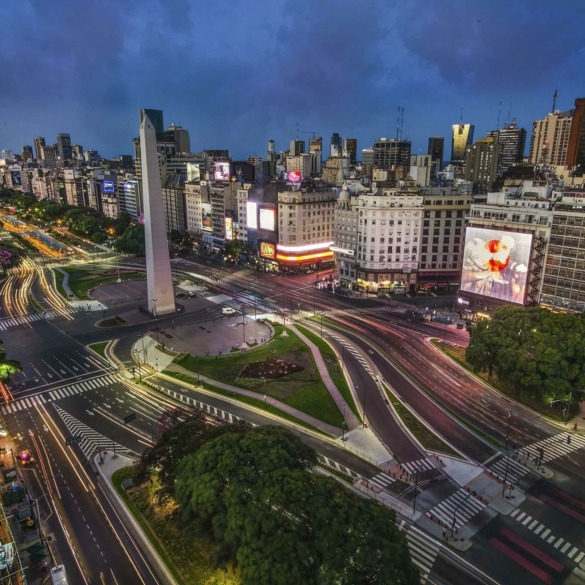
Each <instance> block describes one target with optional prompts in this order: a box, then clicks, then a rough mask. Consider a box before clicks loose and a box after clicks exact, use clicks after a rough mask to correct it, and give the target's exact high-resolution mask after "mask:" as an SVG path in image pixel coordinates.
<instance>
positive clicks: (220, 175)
mask: <svg viewBox="0 0 585 585" xmlns="http://www.w3.org/2000/svg"><path fill="white" fill-rule="evenodd" d="M213 178H214V179H215V180H216V181H229V180H230V163H229V162H216V163H213Z"/></svg>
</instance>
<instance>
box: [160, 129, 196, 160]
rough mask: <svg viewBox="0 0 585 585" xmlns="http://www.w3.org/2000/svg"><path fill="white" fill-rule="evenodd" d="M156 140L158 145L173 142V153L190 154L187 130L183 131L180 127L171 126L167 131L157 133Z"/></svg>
mask: <svg viewBox="0 0 585 585" xmlns="http://www.w3.org/2000/svg"><path fill="white" fill-rule="evenodd" d="M156 139H157V141H158V142H159V143H161V142H174V143H175V153H184V154H188V153H190V152H191V140H190V138H189V130H185V129H184V128H182V127H181V126H175V124H171V125H170V126H169V128H168V130H165V131H164V132H159V133H157V135H156ZM159 150H160V149H159Z"/></svg>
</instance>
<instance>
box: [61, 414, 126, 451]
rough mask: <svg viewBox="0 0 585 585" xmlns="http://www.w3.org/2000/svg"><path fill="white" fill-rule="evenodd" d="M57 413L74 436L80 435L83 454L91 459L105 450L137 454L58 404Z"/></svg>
mask: <svg viewBox="0 0 585 585" xmlns="http://www.w3.org/2000/svg"><path fill="white" fill-rule="evenodd" d="M53 406H54V408H55V410H56V411H57V414H58V415H59V416H60V417H61V420H62V421H63V422H64V423H65V426H66V427H67V430H68V431H69V433H70V435H71V436H72V437H80V438H81V442H80V443H78V445H79V447H80V448H81V450H82V452H83V454H84V455H85V456H86V457H87V458H88V459H89V458H90V457H91V456H92V455H93V454H94V453H95V452H96V451H104V450H106V449H107V450H110V451H113V450H114V446H115V451H116V453H117V454H121V455H133V456H135V455H136V453H134V452H133V451H132V450H130V449H128V448H126V447H123V446H122V445H120V444H119V443H115V442H114V441H113V440H112V439H110V438H109V437H105V436H104V435H102V434H100V433H98V432H97V431H94V430H93V429H92V428H91V427H88V426H87V425H85V424H83V423H82V422H81V421H79V420H77V419H76V418H75V417H73V416H71V415H70V414H69V413H68V412H66V411H65V410H63V409H62V408H60V407H59V406H57V405H56V404H54V405H53Z"/></svg>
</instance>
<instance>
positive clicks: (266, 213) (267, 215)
mask: <svg viewBox="0 0 585 585" xmlns="http://www.w3.org/2000/svg"><path fill="white" fill-rule="evenodd" d="M275 214H276V210H275V209H274V208H272V207H261V208H260V229H261V230H268V231H271V232H273V231H274V227H275V225H276V220H275V217H274V216H275Z"/></svg>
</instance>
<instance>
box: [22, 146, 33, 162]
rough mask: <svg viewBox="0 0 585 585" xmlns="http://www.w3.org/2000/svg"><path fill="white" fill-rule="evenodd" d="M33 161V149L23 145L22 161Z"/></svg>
mask: <svg viewBox="0 0 585 585" xmlns="http://www.w3.org/2000/svg"><path fill="white" fill-rule="evenodd" d="M32 159H33V147H32V146H28V145H27V144H25V145H24V146H23V147H22V160H23V161H25V162H27V161H31V160H32Z"/></svg>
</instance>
